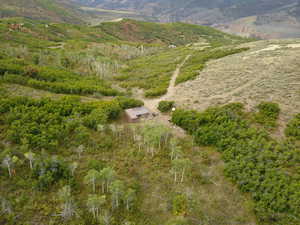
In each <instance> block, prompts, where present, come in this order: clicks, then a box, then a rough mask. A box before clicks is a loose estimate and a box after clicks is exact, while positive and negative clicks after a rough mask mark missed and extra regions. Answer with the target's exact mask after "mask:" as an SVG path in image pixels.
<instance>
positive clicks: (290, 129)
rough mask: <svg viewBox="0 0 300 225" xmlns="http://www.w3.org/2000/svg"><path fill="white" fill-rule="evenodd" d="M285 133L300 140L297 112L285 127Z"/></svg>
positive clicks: (299, 115)
mask: <svg viewBox="0 0 300 225" xmlns="http://www.w3.org/2000/svg"><path fill="white" fill-rule="evenodd" d="M285 135H286V136H288V137H294V138H296V139H297V140H300V114H297V115H296V116H295V117H294V118H293V119H292V120H291V121H290V122H289V123H288V124H287V127H286V129H285Z"/></svg>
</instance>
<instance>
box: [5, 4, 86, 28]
mask: <svg viewBox="0 0 300 225" xmlns="http://www.w3.org/2000/svg"><path fill="white" fill-rule="evenodd" d="M3 17H26V18H31V19H39V20H48V21H52V22H69V23H83V22H84V18H83V17H84V14H83V13H82V12H81V11H80V10H78V7H76V5H74V3H70V2H69V1H64V0H55V1H49V0H26V1H24V0H10V1H6V0H1V1H0V18H3Z"/></svg>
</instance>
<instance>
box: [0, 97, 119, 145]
mask: <svg viewBox="0 0 300 225" xmlns="http://www.w3.org/2000/svg"><path fill="white" fill-rule="evenodd" d="M121 110H122V109H121V107H120V105H119V103H118V102H117V101H116V100H112V101H102V102H100V101H99V102H95V103H80V102H79V98H63V99H60V100H50V99H40V100H32V99H29V98H0V113H1V116H4V117H5V118H6V119H5V121H4V122H5V123H6V124H7V125H8V130H7V137H8V139H9V140H10V141H12V142H13V143H16V144H20V143H21V142H22V141H24V140H25V141H26V142H27V143H28V145H29V147H30V148H33V149H43V148H44V149H51V150H55V149H56V148H57V147H58V146H59V145H60V144H63V143H64V140H65V139H66V138H67V137H69V136H70V135H72V134H73V132H74V133H76V135H77V134H78V135H80V134H81V132H80V131H75V130H76V129H77V128H78V127H80V124H81V123H83V124H84V125H85V126H87V127H89V128H92V129H97V125H98V124H105V123H107V121H108V120H113V119H116V118H118V116H119V114H120V112H121ZM2 114H4V115H2ZM76 139H78V140H79V139H81V138H80V137H77V138H76ZM79 142H80V141H79ZM83 142H84V141H83Z"/></svg>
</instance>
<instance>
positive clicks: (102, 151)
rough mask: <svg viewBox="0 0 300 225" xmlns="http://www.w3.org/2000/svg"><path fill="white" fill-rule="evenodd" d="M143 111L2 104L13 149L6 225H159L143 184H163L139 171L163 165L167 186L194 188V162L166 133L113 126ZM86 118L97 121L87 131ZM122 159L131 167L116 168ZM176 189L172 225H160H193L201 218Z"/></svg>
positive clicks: (102, 105) (119, 104) (5, 185)
mask: <svg viewBox="0 0 300 225" xmlns="http://www.w3.org/2000/svg"><path fill="white" fill-rule="evenodd" d="M141 104H142V103H141V102H139V101H136V100H133V99H125V97H120V98H117V99H116V100H113V101H110V102H108V101H106V102H104V101H103V102H93V103H80V102H79V101H78V98H70V97H69V98H63V99H60V100H55V101H54V100H50V99H40V100H33V99H28V98H23V97H18V98H2V99H1V101H0V113H1V121H0V126H1V129H2V133H1V136H2V134H3V136H2V138H3V140H6V141H7V142H5V144H1V145H0V148H1V152H0V160H1V162H2V164H1V165H2V166H1V167H0V171H1V175H0V179H1V180H2V181H4V182H1V184H0V186H1V190H2V191H1V195H3V196H2V197H1V199H0V201H1V204H2V209H1V213H3V212H5V216H3V217H1V219H0V221H1V223H5V224H14V222H13V221H15V220H16V218H18V221H19V222H18V223H17V224H23V223H27V222H28V223H30V221H32V220H33V218H35V219H37V220H39V221H40V222H41V223H43V222H46V223H49V222H51V223H52V224H83V223H88V224H98V223H103V222H104V221H109V223H110V224H114V225H117V224H127V223H124V221H127V222H128V221H130V222H131V223H132V224H154V223H153V222H154V221H151V218H150V217H149V216H148V215H147V213H146V212H145V211H143V210H142V209H141V205H143V204H144V203H143V201H148V200H147V198H149V197H150V196H148V197H147V198H146V196H145V193H146V194H147V192H145V190H143V191H142V189H144V188H146V187H142V185H144V184H143V183H142V182H141V180H139V179H140V177H143V179H160V178H159V177H158V178H153V177H144V176H145V174H144V173H141V174H140V175H136V173H138V171H135V170H136V169H137V168H135V167H132V165H133V164H136V163H139V161H141V163H142V164H141V165H143V164H148V167H150V168H149V169H150V170H153V169H154V168H155V167H157V162H158V161H160V160H162V162H163V163H164V166H163V167H162V169H163V170H164V173H165V174H166V175H167V177H168V179H167V180H166V181H165V182H167V183H166V184H168V185H171V186H173V187H174V188H176V187H180V185H181V184H185V183H189V182H190V181H191V179H192V177H191V175H190V174H191V171H192V161H191V160H190V159H189V158H188V157H187V155H186V153H185V151H184V149H183V148H182V144H183V143H182V141H180V140H177V139H176V138H173V136H172V134H171V132H170V130H169V129H168V128H166V127H164V126H162V125H156V124H152V123H149V124H145V125H144V126H139V125H132V126H124V125H117V124H109V122H110V121H112V120H114V119H116V118H117V117H118V115H119V113H120V111H121V109H122V108H124V109H125V108H127V107H132V106H137V105H141ZM95 110H96V113H95V114H93V112H95ZM90 116H91V118H89V117H90ZM87 118H88V119H91V120H93V121H92V122H90V123H88V124H87V126H86V119H87ZM95 124H96V125H97V126H94V125H95ZM90 125H93V126H90ZM3 143H4V142H3ZM123 149H124V150H123ZM57 155H58V156H57ZM99 156H100V157H99ZM103 156H104V157H103ZM119 157H121V158H123V157H125V158H126V160H125V161H124V162H123V161H122V160H121V161H118V160H116V159H118V158H119ZM152 164H153V165H152ZM139 166H140V165H139ZM145 169H147V168H145ZM134 174H135V175H134ZM12 184H14V185H12ZM176 189H177V191H176V194H173V195H170V196H168V198H167V200H166V201H170V204H171V208H170V209H166V210H168V212H167V214H168V218H170V221H168V222H167V221H161V220H159V221H160V222H162V223H165V222H166V224H170V223H171V221H173V222H175V221H177V222H178V221H186V222H187V224H190V222H191V221H192V220H191V219H190V218H188V217H187V214H191V215H196V214H195V213H196V211H195V212H194V211H193V209H192V208H191V206H190V203H189V202H190V199H189V198H187V196H186V194H184V193H182V192H181V191H180V192H179V191H178V188H176ZM16 190H18V191H17V192H15V191H16ZM4 193H6V194H5V195H4ZM17 193H19V194H18V195H19V196H17V195H16V194H17ZM29 193H34V194H33V195H31V194H30V195H29ZM29 196H30V197H29ZM43 196H44V197H43ZM4 197H5V198H4ZM45 197H46V198H47V201H44V200H45ZM30 212H34V213H35V215H32V214H31V213H30ZM53 215H55V216H53ZM37 216H38V217H37ZM177 217H178V218H177ZM185 217H186V218H185ZM172 218H173V219H172ZM173 222H172V223H173Z"/></svg>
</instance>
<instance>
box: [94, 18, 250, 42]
mask: <svg viewBox="0 0 300 225" xmlns="http://www.w3.org/2000/svg"><path fill="white" fill-rule="evenodd" d="M99 27H100V28H101V29H102V30H103V31H105V32H106V33H108V34H110V35H111V36H114V37H117V38H119V39H121V40H126V39H129V40H131V41H132V40H133V41H135V42H146V43H163V44H165V45H171V44H173V45H185V44H188V43H192V42H197V41H198V40H199V39H201V38H203V39H205V40H207V41H208V42H209V43H211V44H212V45H220V44H233V43H241V42H245V41H247V39H243V38H240V37H237V36H233V35H229V34H226V33H223V32H220V31H217V30H215V29H213V28H211V27H207V26H198V25H192V24H184V23H169V24H158V23H151V22H143V21H134V20H130V19H124V20H122V21H120V22H106V23H102V24H101V25H99Z"/></svg>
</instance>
